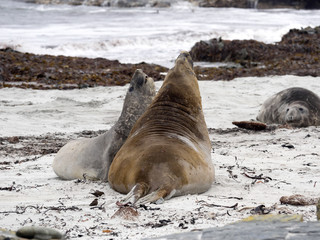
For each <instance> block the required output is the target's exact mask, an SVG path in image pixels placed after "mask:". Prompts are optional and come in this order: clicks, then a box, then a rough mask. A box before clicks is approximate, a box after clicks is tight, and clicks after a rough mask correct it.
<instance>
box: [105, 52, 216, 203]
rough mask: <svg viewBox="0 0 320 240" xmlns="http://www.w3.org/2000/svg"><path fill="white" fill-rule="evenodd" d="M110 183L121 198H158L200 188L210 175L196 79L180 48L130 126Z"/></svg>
mask: <svg viewBox="0 0 320 240" xmlns="http://www.w3.org/2000/svg"><path fill="white" fill-rule="evenodd" d="M108 180H109V184H110V186H111V187H112V188H113V189H114V190H116V191H118V192H120V193H124V194H127V196H126V197H125V198H124V199H123V200H122V203H125V202H128V201H129V200H132V201H130V202H131V203H132V204H133V205H136V204H144V203H150V202H157V201H158V200H159V201H161V200H163V198H164V199H169V198H171V197H172V196H179V195H185V194H195V193H203V192H205V191H207V190H208V189H209V188H210V187H211V184H212V182H213V180H214V166H213V163H212V160H211V143H210V139H209V134H208V130H207V126H206V122H205V119H204V115H203V111H202V104H201V97H200V91H199V85H198V80H197V78H196V76H195V74H194V71H193V62H192V59H191V57H190V55H189V53H188V52H182V53H181V54H180V55H179V56H178V58H177V59H176V61H175V66H174V67H173V68H172V69H171V70H170V71H169V72H168V74H167V76H166V78H165V80H164V82H163V84H162V86H161V88H160V90H159V91H158V94H157V95H156V97H155V99H154V100H153V102H152V103H151V105H150V106H149V107H148V108H147V110H146V112H145V113H144V114H143V115H142V116H141V117H140V118H139V119H138V121H137V122H136V124H135V125H134V126H133V128H132V130H131V132H130V135H129V137H128V139H127V141H126V142H125V143H124V145H123V146H122V147H121V149H120V150H119V152H118V153H117V154H116V156H115V158H114V161H113V162H112V164H111V166H110V171H109V176H108Z"/></svg>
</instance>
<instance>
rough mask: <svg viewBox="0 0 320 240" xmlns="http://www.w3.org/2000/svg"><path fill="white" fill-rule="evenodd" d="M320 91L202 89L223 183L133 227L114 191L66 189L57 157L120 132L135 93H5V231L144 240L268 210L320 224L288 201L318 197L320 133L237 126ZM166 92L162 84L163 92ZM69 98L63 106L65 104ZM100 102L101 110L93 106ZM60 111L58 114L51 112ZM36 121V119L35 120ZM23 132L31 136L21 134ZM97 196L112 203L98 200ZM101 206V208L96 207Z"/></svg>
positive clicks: (151, 211) (148, 212) (288, 80)
mask: <svg viewBox="0 0 320 240" xmlns="http://www.w3.org/2000/svg"><path fill="white" fill-rule="evenodd" d="M319 81H320V78H318V77H316V78H314V77H297V76H281V77H263V78H255V77H248V78H238V79H235V80H233V81H230V82H225V81H200V82H199V85H200V91H201V96H202V101H203V109H204V114H205V118H206V122H207V127H208V129H209V133H210V140H211V141H212V153H211V156H212V161H213V163H214V165H215V171H216V180H215V182H214V183H213V185H212V187H211V189H210V190H209V191H208V192H206V193H203V194H200V195H188V196H181V197H176V198H172V199H170V200H168V201H165V202H164V203H163V204H159V205H155V204H150V205H147V206H145V207H141V208H139V209H137V211H138V214H139V215H138V216H136V217H132V218H131V219H128V220H127V219H125V218H126V217H125V216H122V217H121V216H115V217H113V215H114V214H115V212H116V211H117V210H118V207H117V206H116V205H115V203H116V201H118V200H120V199H121V198H122V195H121V194H119V193H117V192H115V191H114V190H112V189H111V188H110V187H109V186H108V183H104V182H92V181H89V180H87V181H80V180H73V181H63V180H60V179H59V178H57V176H56V175H55V173H54V172H53V170H52V167H51V164H52V161H53V158H54V156H55V152H56V151H57V150H58V149H59V148H60V147H61V146H62V145H63V144H65V143H66V142H67V141H68V140H70V139H74V138H78V137H84V136H87V137H90V136H91V137H92V136H95V135H97V134H99V133H101V132H102V131H99V130H107V129H109V128H110V127H111V126H112V125H113V123H114V122H115V121H116V120H117V118H118V116H119V114H120V111H121V106H122V103H123V99H124V95H125V92H126V90H127V85H126V86H123V87H120V86H117V87H99V88H93V89H80V90H79V89H78V90H67V91H58V90H51V91H49V92H48V93H49V94H47V96H44V95H43V94H44V93H45V92H43V91H39V90H31V89H26V90H23V89H6V88H4V89H0V96H1V98H0V103H1V106H2V109H3V110H2V111H3V112H4V113H5V114H2V115H1V118H2V120H3V121H2V122H1V126H0V129H1V131H2V134H1V138H0V147H1V148H0V153H1V155H0V156H1V157H0V171H1V174H0V198H1V201H0V225H1V227H2V228H4V229H8V230H14V231H16V230H17V229H19V228H20V227H22V226H30V225H35V226H46V227H51V228H54V229H57V230H59V231H60V232H62V233H65V234H66V236H67V237H68V238H70V239H142V238H145V237H156V236H161V235H167V234H172V233H179V232H186V231H195V230H198V229H204V228H208V227H214V226H224V225H226V224H229V223H233V222H235V221H238V220H241V219H243V218H245V217H247V216H250V215H252V214H258V213H259V209H260V213H261V207H259V206H261V205H264V206H265V208H263V213H266V212H270V213H274V214H278V213H281V214H294V213H295V214H301V215H303V219H304V221H316V214H315V211H316V207H315V205H311V206H292V205H284V204H280V201H279V200H280V198H281V197H282V196H289V195H293V194H302V195H304V196H306V197H310V198H316V197H319V193H320V182H319V179H320V170H319V160H320V156H319V152H320V151H319V141H320V128H319V127H308V128H301V129H284V128H279V129H275V130H271V131H260V132H255V131H251V130H243V129H239V128H237V127H235V126H234V125H232V121H240V120H250V119H254V118H255V116H256V115H257V113H258V111H259V108H260V106H261V104H262V103H263V101H264V100H265V99H266V98H267V97H269V96H271V95H272V94H274V93H276V92H279V91H281V90H283V89H285V88H288V87H293V86H300V87H305V88H307V89H310V90H312V91H314V92H315V93H317V94H319V93H320V85H319V84H318V83H319ZM161 84H162V82H157V83H156V87H157V89H159V88H160V86H161ZM248 86H250V87H248ZM111 89H112V91H111ZM19 91H21V92H19ZM13 92H14V93H16V94H19V93H20V94H22V93H24V96H25V98H24V99H22V98H21V99H16V100H15V102H14V103H13V100H12V99H10V96H12V94H13ZM62 93H63V94H64V101H63V103H64V104H61V102H60V104H57V99H60V98H61V96H60V95H61V94H62ZM40 98H44V99H45V101H42V102H41V101H40V100H39V99H40ZM93 100H94V101H95V104H89V103H92V101H93ZM43 102H46V104H45V105H44V104H43ZM79 103H81V106H79V107H78V108H77V107H75V108H71V106H78V105H79ZM77 104H78V105H77ZM19 106H20V107H19ZM23 106H32V107H24V108H23ZM53 106H54V109H55V112H52V111H50V109H52V108H53ZM59 106H60V107H59ZM19 108H23V111H22V110H21V109H19ZM80 109H81V111H80ZM45 110H47V111H45ZM35 111H38V114H37V117H34V114H33V115H31V113H34V112H35ZM93 112H94V113H95V117H94V118H92V115H93ZM32 116H33V117H32ZM21 123H22V124H23V129H25V131H23V133H24V134H23V136H22V135H19V134H18V132H19V131H18V130H17V129H19V124H21ZM20 130H21V129H20ZM97 190H98V191H101V192H103V193H104V194H103V195H101V196H99V197H97V196H94V195H93V194H92V193H94V192H95V191H97ZM95 199H97V205H95V206H90V204H91V203H92V202H93V201H94V200H95ZM128 216H129V215H127V217H128ZM80 237H81V238H80Z"/></svg>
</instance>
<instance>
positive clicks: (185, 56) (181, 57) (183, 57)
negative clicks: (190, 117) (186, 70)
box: [176, 51, 193, 68]
mask: <svg viewBox="0 0 320 240" xmlns="http://www.w3.org/2000/svg"><path fill="white" fill-rule="evenodd" d="M179 60H180V61H181V60H182V61H187V62H188V63H189V64H190V66H191V68H193V61H192V58H191V56H190V53H189V52H187V51H182V52H181V53H180V55H179V56H178V58H177V60H176V62H177V61H179Z"/></svg>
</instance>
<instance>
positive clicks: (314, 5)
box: [257, 0, 320, 9]
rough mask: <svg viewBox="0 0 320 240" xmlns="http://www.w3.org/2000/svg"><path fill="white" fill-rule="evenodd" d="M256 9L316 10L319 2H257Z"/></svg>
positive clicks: (297, 0)
mask: <svg viewBox="0 0 320 240" xmlns="http://www.w3.org/2000/svg"><path fill="white" fill-rule="evenodd" d="M257 8H261V9H265V8H296V9H318V8H320V1H319V0H295V1H292V0H276V1H275V0H259V1H258V4H257Z"/></svg>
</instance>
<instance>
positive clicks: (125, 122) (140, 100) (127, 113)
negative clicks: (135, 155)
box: [53, 69, 155, 180]
mask: <svg viewBox="0 0 320 240" xmlns="http://www.w3.org/2000/svg"><path fill="white" fill-rule="evenodd" d="M154 95H155V86H154V82H153V79H152V78H149V77H148V76H147V75H146V74H145V73H144V72H143V71H142V70H140V69H138V70H136V71H135V73H134V75H133V77H132V79H131V82H130V86H129V89H128V91H127V93H126V97H125V100H124V105H123V109H122V112H121V115H120V117H119V119H118V121H117V122H116V124H115V125H114V126H113V127H112V128H111V129H110V130H109V131H107V132H105V133H104V134H101V135H99V136H97V137H94V138H82V139H77V140H73V141H71V142H69V143H67V144H66V145H65V146H64V147H62V148H61V149H60V150H59V152H58V153H57V155H56V157H55V158H54V160H53V170H54V172H55V173H56V174H57V175H58V176H59V177H61V178H63V179H82V178H84V175H85V176H86V177H87V178H90V179H101V180H107V177H108V171H109V167H110V164H111V162H112V160H113V158H114V156H115V155H116V153H117V152H118V151H119V149H120V147H121V146H122V145H123V143H124V141H125V140H126V139H127V137H128V135H129V133H130V130H131V128H132V126H133V125H134V123H135V122H136V121H137V119H138V118H139V117H140V116H141V115H142V114H143V113H144V111H145V110H146V108H147V107H148V106H149V105H150V103H151V102H152V99H153V97H154Z"/></svg>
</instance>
